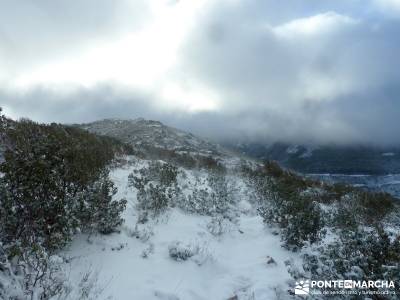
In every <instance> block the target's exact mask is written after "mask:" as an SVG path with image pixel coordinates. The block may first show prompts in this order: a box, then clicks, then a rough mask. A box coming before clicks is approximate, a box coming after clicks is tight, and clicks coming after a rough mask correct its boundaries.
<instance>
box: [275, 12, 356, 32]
mask: <svg viewBox="0 0 400 300" xmlns="http://www.w3.org/2000/svg"><path fill="white" fill-rule="evenodd" d="M357 23H358V21H357V20H355V19H353V18H351V17H349V16H345V15H341V14H338V13H336V12H326V13H322V14H317V15H314V16H311V17H307V18H300V19H295V20H291V21H289V22H288V23H285V24H282V25H279V26H277V27H274V28H273V31H274V32H275V33H276V34H277V35H278V36H282V37H298V36H299V35H301V36H315V35H320V34H329V33H331V32H333V31H335V30H338V29H340V28H342V27H343V26H349V25H354V24H357Z"/></svg>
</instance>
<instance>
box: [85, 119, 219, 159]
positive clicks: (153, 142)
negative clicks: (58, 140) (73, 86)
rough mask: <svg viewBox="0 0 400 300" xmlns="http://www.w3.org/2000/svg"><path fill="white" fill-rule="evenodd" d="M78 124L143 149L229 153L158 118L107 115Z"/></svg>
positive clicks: (201, 153) (198, 153)
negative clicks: (131, 118)
mask: <svg viewBox="0 0 400 300" xmlns="http://www.w3.org/2000/svg"><path fill="white" fill-rule="evenodd" d="M78 126H79V127H81V128H83V129H86V130H88V131H90V132H93V133H96V134H99V135H107V136H111V137H114V138H117V139H119V140H121V141H123V142H125V143H128V144H130V145H132V146H134V148H135V149H140V150H147V149H152V148H158V149H164V150H170V151H175V152H178V153H191V154H196V155H204V156H208V155H212V156H222V155H225V154H226V151H225V150H224V149H223V148H222V147H220V146H218V145H216V144H214V143H211V142H209V141H207V140H205V139H201V138H199V137H196V136H194V135H193V134H191V133H187V132H184V131H182V130H179V129H176V128H172V127H169V126H166V125H164V124H162V123H161V122H158V121H152V120H145V119H142V118H139V119H134V120H120V119H105V120H101V121H97V122H93V123H88V124H81V125H78Z"/></svg>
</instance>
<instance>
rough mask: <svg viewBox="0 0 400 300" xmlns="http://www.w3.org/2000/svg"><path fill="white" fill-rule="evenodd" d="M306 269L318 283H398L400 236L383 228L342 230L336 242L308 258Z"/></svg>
mask: <svg viewBox="0 0 400 300" xmlns="http://www.w3.org/2000/svg"><path fill="white" fill-rule="evenodd" d="M303 268H304V270H305V271H306V272H308V273H309V275H310V276H313V277H314V278H319V280H337V279H352V280H361V281H363V280H365V281H367V280H396V279H397V278H400V236H399V235H397V236H393V235H392V234H390V233H388V232H385V230H383V229H382V227H377V228H368V229H362V228H359V229H357V230H356V231H347V230H346V231H342V232H341V233H340V237H339V238H338V239H337V240H335V241H334V242H333V243H331V244H329V245H326V246H324V247H320V248H319V249H318V250H317V251H316V252H314V254H307V255H305V256H304V266H303ZM396 284H398V283H396ZM398 287H399V286H397V288H398ZM382 297H383V296H382ZM396 297H397V296H395V295H393V296H392V298H390V295H388V296H387V298H384V297H383V298H380V299H397V298H396Z"/></svg>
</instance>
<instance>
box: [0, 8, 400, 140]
mask: <svg viewBox="0 0 400 300" xmlns="http://www.w3.org/2000/svg"><path fill="white" fill-rule="evenodd" d="M399 54H400V0H331V1H328V0H326V1H321V0H296V1H293V0H279V1H278V0H275V1H270V0H258V1H256V0H119V1H115V0H79V1H78V0H76V1H72V0H37V1H26V0H9V1H6V0H0V106H2V107H3V108H4V111H5V113H6V114H7V115H9V116H11V117H13V118H19V117H29V118H31V119H33V120H36V121H43V122H50V121H56V122H69V123H70V122H88V121H93V120H96V119H102V118H111V117H118V118H137V117H144V118H151V119H158V120H161V121H163V122H165V123H167V124H169V125H173V126H177V127H180V128H181V129H185V130H188V131H192V132H195V133H198V134H201V135H204V136H209V137H214V138H221V137H229V138H232V137H252V138H258V139H260V138H262V139H266V140H270V141H271V140H281V141H293V142H307V143H308V142H318V143H326V142H338V143H377V144H382V143H385V144H400V134H399V133H400V129H399V128H400V126H399V120H400V59H399Z"/></svg>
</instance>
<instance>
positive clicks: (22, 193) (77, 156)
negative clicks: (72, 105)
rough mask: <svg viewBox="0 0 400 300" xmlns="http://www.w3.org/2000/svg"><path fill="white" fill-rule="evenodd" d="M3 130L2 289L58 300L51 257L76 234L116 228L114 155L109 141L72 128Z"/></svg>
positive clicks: (24, 124) (59, 281) (28, 124)
mask: <svg viewBox="0 0 400 300" xmlns="http://www.w3.org/2000/svg"><path fill="white" fill-rule="evenodd" d="M2 123H3V121H2ZM3 125H4V124H2V125H1V136H2V139H5V140H6V141H7V143H6V151H5V154H4V158H5V161H4V162H2V163H1V165H0V172H1V173H2V176H1V177H0V243H1V248H2V250H1V252H2V255H1V256H2V258H1V261H2V262H1V267H0V272H1V278H2V283H1V284H2V285H3V286H4V282H9V283H10V284H12V286H14V287H15V289H16V290H18V286H19V287H21V288H22V290H21V291H22V292H23V293H25V294H30V295H31V297H29V299H49V298H50V297H51V295H57V296H60V295H61V294H62V293H64V291H65V286H64V282H65V279H63V278H62V276H64V273H63V271H62V270H61V268H60V266H61V264H62V263H61V262H56V261H55V260H54V258H55V256H54V255H53V254H54V252H55V250H58V249H60V248H62V247H63V246H65V245H66V243H67V242H68V241H69V240H70V239H71V237H72V235H73V234H74V232H76V231H78V230H80V231H82V230H90V231H91V232H92V231H93V230H94V229H95V230H97V231H99V232H101V233H109V232H111V231H112V230H114V228H115V227H116V226H119V225H120V224H121V222H122V219H121V217H120V214H121V212H122V210H123V209H124V207H125V200H121V201H113V200H112V196H113V195H114V194H115V190H114V187H113V184H112V183H111V181H110V180H109V179H108V173H107V172H106V169H107V165H108V164H109V163H110V162H111V160H112V159H113V157H114V154H115V153H116V151H117V150H116V148H114V144H113V143H114V142H113V141H110V140H109V139H107V138H100V137H97V136H95V135H93V134H90V133H88V132H86V131H83V130H80V129H77V128H74V127H66V126H63V125H57V124H50V125H44V124H37V123H34V122H32V121H29V120H22V121H19V122H14V121H9V122H8V124H7V126H3ZM35 293H36V294H38V293H39V295H40V296H35ZM4 298H5V299H13V298H12V297H11V298H10V297H8V296H7V297H4ZM15 299H24V298H21V297H20V298H18V297H16V298H15ZM61 299H62V298H61Z"/></svg>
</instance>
